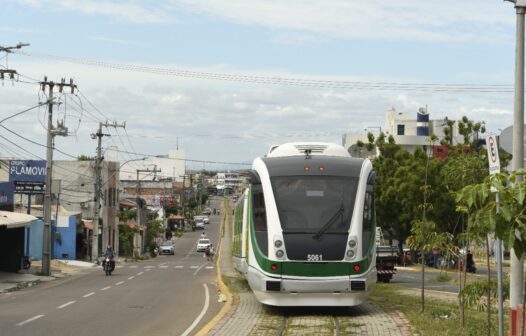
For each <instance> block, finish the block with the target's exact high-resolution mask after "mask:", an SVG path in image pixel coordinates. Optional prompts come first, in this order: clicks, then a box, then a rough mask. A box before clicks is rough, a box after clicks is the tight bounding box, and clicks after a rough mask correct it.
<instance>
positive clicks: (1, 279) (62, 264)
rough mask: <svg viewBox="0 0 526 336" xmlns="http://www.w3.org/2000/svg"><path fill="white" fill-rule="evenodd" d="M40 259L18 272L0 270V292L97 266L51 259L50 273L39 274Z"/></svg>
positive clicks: (70, 274) (66, 275) (51, 279)
mask: <svg viewBox="0 0 526 336" xmlns="http://www.w3.org/2000/svg"><path fill="white" fill-rule="evenodd" d="M41 265H42V263H41V262H40V261H33V262H32V264H31V268H30V269H29V270H21V271H19V272H18V273H11V272H0V294H2V293H7V292H12V291H16V290H19V289H22V288H27V287H32V286H35V285H37V284H39V283H41V282H49V281H53V280H55V279H59V278H65V277H68V276H72V275H74V274H77V273H79V272H82V271H83V270H86V269H89V268H93V267H97V265H95V264H93V263H88V262H84V261H79V260H52V261H51V275H50V276H43V275H39V273H40V272H41V269H42V266H41Z"/></svg>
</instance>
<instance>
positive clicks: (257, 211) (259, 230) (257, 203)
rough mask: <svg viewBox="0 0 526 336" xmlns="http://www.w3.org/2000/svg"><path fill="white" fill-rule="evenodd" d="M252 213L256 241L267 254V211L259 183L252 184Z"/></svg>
mask: <svg viewBox="0 0 526 336" xmlns="http://www.w3.org/2000/svg"><path fill="white" fill-rule="evenodd" d="M252 214H253V216H254V231H255V235H256V241H257V243H258V245H259V249H260V250H261V251H262V252H263V254H264V255H265V256H266V255H267V254H268V246H267V245H268V237H267V213H266V209H265V196H264V195H263V188H262V186H261V184H253V185H252Z"/></svg>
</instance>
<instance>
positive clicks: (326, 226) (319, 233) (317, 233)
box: [312, 204, 344, 240]
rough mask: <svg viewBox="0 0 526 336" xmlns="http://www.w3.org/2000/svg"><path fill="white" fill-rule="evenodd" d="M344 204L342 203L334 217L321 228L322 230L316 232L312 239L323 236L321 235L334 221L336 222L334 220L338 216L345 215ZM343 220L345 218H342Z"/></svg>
mask: <svg viewBox="0 0 526 336" xmlns="http://www.w3.org/2000/svg"><path fill="white" fill-rule="evenodd" d="M343 210H344V209H343V204H342V205H340V208H339V209H338V211H336V213H335V214H334V215H332V217H331V218H330V219H329V221H328V222H327V223H326V224H325V225H324V226H323V227H322V228H321V229H320V231H318V232H316V234H315V235H314V236H312V239H316V240H319V239H320V238H321V236H322V235H323V234H324V233H325V231H327V230H328V229H329V227H330V226H331V225H332V223H334V221H335V220H336V218H338V216H340V215H342V217H343ZM342 220H343V219H342Z"/></svg>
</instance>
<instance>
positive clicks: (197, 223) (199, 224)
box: [195, 218, 205, 230]
mask: <svg viewBox="0 0 526 336" xmlns="http://www.w3.org/2000/svg"><path fill="white" fill-rule="evenodd" d="M195 228H196V229H203V230H204V228H205V222H204V221H203V220H202V219H199V218H198V219H196V220H195Z"/></svg>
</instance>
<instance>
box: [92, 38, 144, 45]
mask: <svg viewBox="0 0 526 336" xmlns="http://www.w3.org/2000/svg"><path fill="white" fill-rule="evenodd" d="M86 39H88V40H92V41H100V42H107V43H112V44H122V45H129V46H136V47H147V46H149V45H148V44H144V43H137V42H134V41H128V40H121V39H116V38H110V37H103V36H86Z"/></svg>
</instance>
